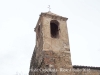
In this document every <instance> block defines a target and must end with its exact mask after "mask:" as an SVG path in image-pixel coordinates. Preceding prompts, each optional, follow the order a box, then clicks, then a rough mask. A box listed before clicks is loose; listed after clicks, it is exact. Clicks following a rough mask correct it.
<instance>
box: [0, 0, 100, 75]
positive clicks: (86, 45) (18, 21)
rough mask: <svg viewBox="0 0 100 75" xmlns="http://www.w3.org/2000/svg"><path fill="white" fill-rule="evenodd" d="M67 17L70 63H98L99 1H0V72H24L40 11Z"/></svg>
mask: <svg viewBox="0 0 100 75" xmlns="http://www.w3.org/2000/svg"><path fill="white" fill-rule="evenodd" d="M48 5H50V6H51V12H53V13H55V14H58V15H61V16H64V17H67V18H68V22H67V24H68V32H69V41H70V50H71V60H72V64H73V65H85V66H86V65H87V66H100V64H99V63H100V61H99V60H100V54H99V53H100V46H99V45H100V21H99V20H100V1H99V0H92V1H91V0H0V74H2V75H15V74H16V72H17V73H23V74H27V73H28V71H29V65H30V60H31V56H32V53H33V50H34V46H35V37H36V36H35V35H36V34H35V32H34V28H35V26H36V23H37V20H38V18H39V15H40V13H41V12H48Z"/></svg>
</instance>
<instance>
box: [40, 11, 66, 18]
mask: <svg viewBox="0 0 100 75" xmlns="http://www.w3.org/2000/svg"><path fill="white" fill-rule="evenodd" d="M42 13H43V14H48V15H53V16H58V17H63V16H60V15H57V14H55V13H52V12H51V11H48V12H42ZM42 13H41V14H42ZM63 18H66V17H63Z"/></svg>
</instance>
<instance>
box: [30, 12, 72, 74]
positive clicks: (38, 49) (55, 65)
mask: <svg viewBox="0 0 100 75" xmlns="http://www.w3.org/2000/svg"><path fill="white" fill-rule="evenodd" d="M67 20H68V18H65V17H62V16H59V15H56V14H54V13H52V12H50V11H49V12H46V13H41V14H40V17H39V20H38V22H37V25H36V27H35V32H36V46H35V49H34V52H33V55H32V58H31V63H30V72H29V75H71V72H70V71H67V70H68V69H71V68H72V63H71V54H70V47H69V38H68V30H67Z"/></svg>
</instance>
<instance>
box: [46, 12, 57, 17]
mask: <svg viewBox="0 0 100 75" xmlns="http://www.w3.org/2000/svg"><path fill="white" fill-rule="evenodd" d="M45 13H46V14H50V15H54V16H59V15H57V14H54V13H52V12H51V11H48V12H45Z"/></svg>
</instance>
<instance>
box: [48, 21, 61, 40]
mask: <svg viewBox="0 0 100 75" xmlns="http://www.w3.org/2000/svg"><path fill="white" fill-rule="evenodd" d="M50 30H51V37H52V38H57V37H58V36H59V22H58V21H57V20H51V21H50Z"/></svg>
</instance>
